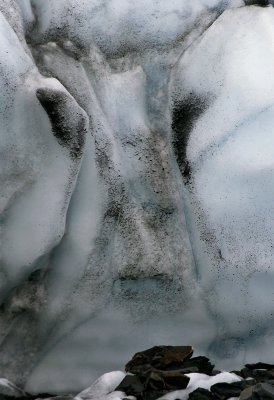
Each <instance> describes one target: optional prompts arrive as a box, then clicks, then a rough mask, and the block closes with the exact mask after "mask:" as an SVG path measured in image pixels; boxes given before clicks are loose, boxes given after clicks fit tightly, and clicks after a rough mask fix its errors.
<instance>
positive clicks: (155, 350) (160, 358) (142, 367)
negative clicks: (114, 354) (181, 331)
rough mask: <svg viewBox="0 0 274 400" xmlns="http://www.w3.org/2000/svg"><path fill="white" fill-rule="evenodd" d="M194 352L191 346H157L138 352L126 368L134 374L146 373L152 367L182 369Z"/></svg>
mask: <svg viewBox="0 0 274 400" xmlns="http://www.w3.org/2000/svg"><path fill="white" fill-rule="evenodd" d="M192 354H193V348H192V347H191V346H155V347H152V348H151V349H148V350H145V351H141V352H139V353H136V354H135V355H134V356H133V358H132V359H131V360H130V361H129V362H128V363H127V364H126V367H125V370H126V372H131V373H132V374H144V375H146V374H147V372H148V371H150V370H151V369H152V368H155V369H158V370H164V371H165V370H168V369H172V368H174V367H176V369H180V367H182V365H183V362H184V361H185V360H187V359H189V358H190V357H191V356H192Z"/></svg>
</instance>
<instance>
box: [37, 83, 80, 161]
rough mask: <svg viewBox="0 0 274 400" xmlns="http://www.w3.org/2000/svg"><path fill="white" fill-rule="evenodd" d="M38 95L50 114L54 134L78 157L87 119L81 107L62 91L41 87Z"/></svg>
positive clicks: (73, 155) (72, 154)
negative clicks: (74, 103)
mask: <svg viewBox="0 0 274 400" xmlns="http://www.w3.org/2000/svg"><path fill="white" fill-rule="evenodd" d="M36 96H37V98H38V100H39V101H40V103H41V105H42V107H43V108H44V110H45V111H46V113H47V114H48V116H49V119H50V121H51V124H52V130H53V134H54V136H55V137H56V138H57V140H58V142H59V143H60V144H61V145H62V146H65V147H68V148H69V149H70V154H71V156H72V157H73V158H77V157H78V156H79V155H81V151H82V148H83V146H84V142H85V131H86V128H85V127H86V119H85V116H84V114H82V113H81V111H80V110H81V109H80V107H78V108H79V110H77V109H76V108H77V105H75V107H74V105H73V104H70V103H72V100H70V99H69V97H68V96H67V95H66V94H65V93H63V92H61V91H57V90H56V91H54V90H51V89H47V88H40V89H38V90H37V92H36Z"/></svg>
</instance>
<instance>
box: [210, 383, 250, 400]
mask: <svg viewBox="0 0 274 400" xmlns="http://www.w3.org/2000/svg"><path fill="white" fill-rule="evenodd" d="M251 385H252V381H251V382H250V383H248V381H240V382H232V383H226V382H224V383H216V384H215V385H213V386H211V388H210V391H211V393H212V394H213V395H214V396H215V398H216V399H218V400H226V399H229V398H230V397H238V396H240V394H241V392H242V391H243V390H244V389H246V388H247V387H249V386H251Z"/></svg>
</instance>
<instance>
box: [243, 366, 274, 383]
mask: <svg viewBox="0 0 274 400" xmlns="http://www.w3.org/2000/svg"><path fill="white" fill-rule="evenodd" d="M235 373H237V375H239V376H241V377H242V378H244V379H246V378H253V379H254V380H255V382H256V383H260V382H268V383H269V382H270V383H272V382H273V383H274V369H273V370H266V369H249V368H247V367H246V368H243V369H241V371H238V372H235Z"/></svg>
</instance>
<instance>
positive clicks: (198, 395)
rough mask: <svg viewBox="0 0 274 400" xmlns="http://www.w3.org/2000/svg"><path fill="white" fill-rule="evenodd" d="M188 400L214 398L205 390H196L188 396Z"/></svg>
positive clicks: (208, 399) (211, 399)
mask: <svg viewBox="0 0 274 400" xmlns="http://www.w3.org/2000/svg"><path fill="white" fill-rule="evenodd" d="M188 399H189V400H214V399H215V397H214V396H213V395H212V393H210V391H209V390H207V389H202V388H198V389H196V390H194V392H192V393H190V394H189V397H188Z"/></svg>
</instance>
